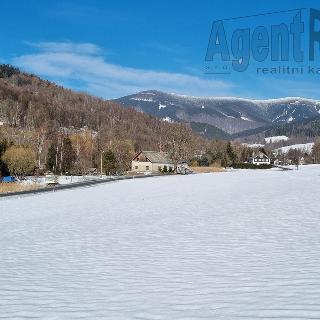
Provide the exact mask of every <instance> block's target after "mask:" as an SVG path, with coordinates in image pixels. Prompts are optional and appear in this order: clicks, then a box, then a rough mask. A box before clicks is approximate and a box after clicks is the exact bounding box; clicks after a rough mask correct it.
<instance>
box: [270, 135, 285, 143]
mask: <svg viewBox="0 0 320 320" xmlns="http://www.w3.org/2000/svg"><path fill="white" fill-rule="evenodd" d="M288 139H289V138H288V137H287V136H273V137H267V138H264V141H265V143H275V142H280V141H287V140H288Z"/></svg>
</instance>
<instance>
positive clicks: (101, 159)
mask: <svg viewBox="0 0 320 320" xmlns="http://www.w3.org/2000/svg"><path fill="white" fill-rule="evenodd" d="M103 154H104V150H102V152H101V156H100V175H101V177H102V157H103Z"/></svg>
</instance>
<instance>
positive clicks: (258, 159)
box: [249, 151, 271, 166]
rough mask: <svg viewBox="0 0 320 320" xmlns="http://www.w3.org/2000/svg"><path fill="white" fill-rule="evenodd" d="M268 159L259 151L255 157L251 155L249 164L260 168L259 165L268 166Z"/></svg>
mask: <svg viewBox="0 0 320 320" xmlns="http://www.w3.org/2000/svg"><path fill="white" fill-rule="evenodd" d="M270 162H271V161H270V158H269V157H268V156H267V155H266V154H265V153H263V152H261V151H259V153H258V154H257V155H255V154H253V155H252V157H251V158H250V159H249V163H252V164H254V165H257V166H260V165H261V164H270Z"/></svg>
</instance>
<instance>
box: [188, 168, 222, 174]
mask: <svg viewBox="0 0 320 320" xmlns="http://www.w3.org/2000/svg"><path fill="white" fill-rule="evenodd" d="M190 169H191V170H192V171H193V172H195V173H211V172H223V171H225V169H224V168H222V167H190Z"/></svg>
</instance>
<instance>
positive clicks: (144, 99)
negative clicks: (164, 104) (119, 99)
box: [130, 97, 154, 102]
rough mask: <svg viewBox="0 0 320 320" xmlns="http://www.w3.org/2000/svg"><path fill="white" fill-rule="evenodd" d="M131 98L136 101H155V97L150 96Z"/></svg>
mask: <svg viewBox="0 0 320 320" xmlns="http://www.w3.org/2000/svg"><path fill="white" fill-rule="evenodd" d="M130 100H135V101H147V102H152V101H154V100H153V99H150V98H137V97H134V98H130Z"/></svg>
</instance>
